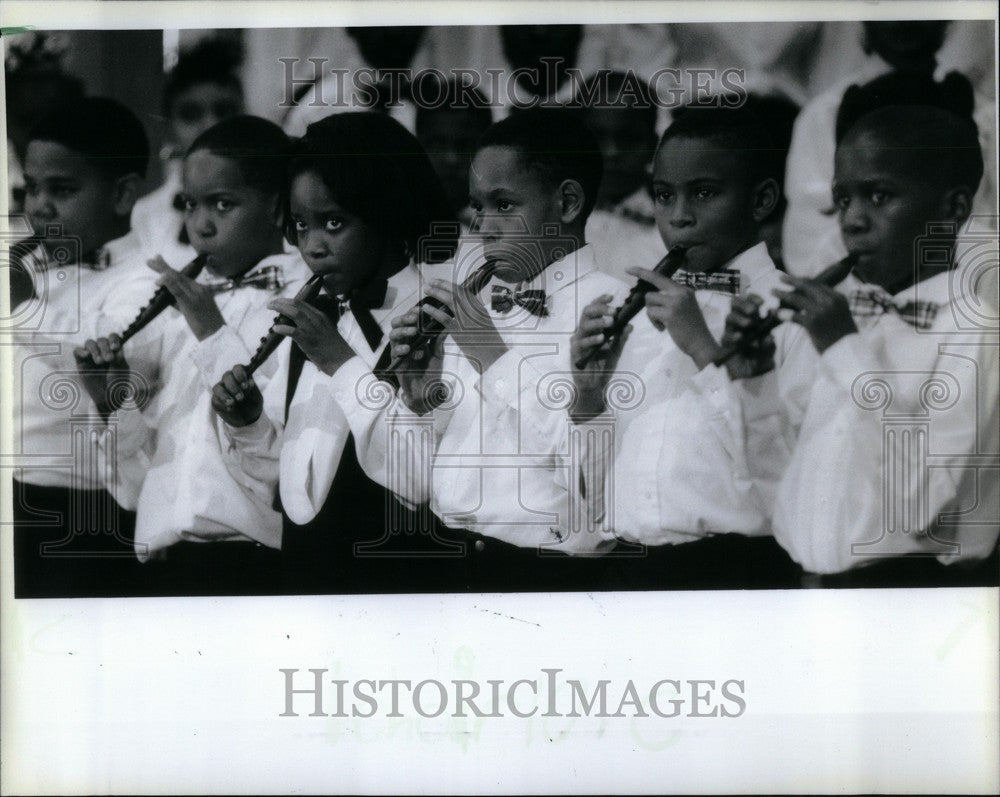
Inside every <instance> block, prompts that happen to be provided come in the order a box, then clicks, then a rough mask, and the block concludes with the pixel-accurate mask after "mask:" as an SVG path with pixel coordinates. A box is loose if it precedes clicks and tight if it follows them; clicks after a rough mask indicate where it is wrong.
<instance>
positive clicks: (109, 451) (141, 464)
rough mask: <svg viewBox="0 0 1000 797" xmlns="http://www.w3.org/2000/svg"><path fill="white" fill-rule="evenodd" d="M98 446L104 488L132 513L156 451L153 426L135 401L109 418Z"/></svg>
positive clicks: (137, 502)
mask: <svg viewBox="0 0 1000 797" xmlns="http://www.w3.org/2000/svg"><path fill="white" fill-rule="evenodd" d="M97 447H98V460H99V462H98V465H99V467H100V472H101V473H102V474H103V476H104V483H105V488H106V489H107V490H108V492H110V493H111V494H112V495H113V496H114V499H115V501H116V502H117V503H118V504H119V506H121V507H122V508H123V509H128V510H130V511H133V512H134V511H135V509H136V507H137V506H138V504H139V494H140V493H141V491H142V484H143V481H144V480H145V478H146V473H147V472H148V471H149V467H150V465H151V464H152V461H153V453H154V451H155V450H156V429H155V426H154V425H153V423H152V421H151V419H149V418H148V417H147V416H146V414H145V413H143V412H140V411H139V409H138V408H137V407H136V406H135V405H134V404H132V405H130V406H128V407H123V408H122V409H120V410H118V411H116V412H113V413H112V414H111V415H110V416H109V417H108V423H107V427H106V429H105V431H104V434H102V435H100V437H98V443H97Z"/></svg>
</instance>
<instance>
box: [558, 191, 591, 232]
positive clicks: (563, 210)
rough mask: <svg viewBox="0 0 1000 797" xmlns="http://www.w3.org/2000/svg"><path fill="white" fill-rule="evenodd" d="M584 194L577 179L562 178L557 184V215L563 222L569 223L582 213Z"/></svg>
mask: <svg viewBox="0 0 1000 797" xmlns="http://www.w3.org/2000/svg"><path fill="white" fill-rule="evenodd" d="M585 202H586V195H585V194H584V192H583V186H582V185H581V184H580V181H579V180H563V181H562V184H561V185H560V186H559V216H560V219H561V220H562V223H563V224H571V223H572V222H574V221H576V220H577V219H578V218H579V217H580V214H581V213H583V205H584V203H585Z"/></svg>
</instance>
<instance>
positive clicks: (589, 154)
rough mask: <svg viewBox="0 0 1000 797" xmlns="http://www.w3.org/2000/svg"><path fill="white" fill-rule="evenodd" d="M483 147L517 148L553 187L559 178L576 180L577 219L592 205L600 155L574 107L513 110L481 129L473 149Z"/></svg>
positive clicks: (584, 216)
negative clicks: (581, 201)
mask: <svg viewBox="0 0 1000 797" xmlns="http://www.w3.org/2000/svg"><path fill="white" fill-rule="evenodd" d="M487 147H509V148H511V149H513V150H515V151H517V152H518V153H519V155H520V159H521V162H522V163H523V164H524V166H525V168H527V169H534V170H537V171H539V172H541V174H542V176H543V178H544V179H545V180H546V181H547V182H548V183H550V184H551V185H552V186H553V187H556V186H558V185H559V184H560V183H562V182H563V180H576V181H577V182H578V183H580V185H581V186H582V187H583V196H584V204H583V214H582V218H581V221H586V219H587V217H588V216H589V215H590V212H591V211H592V210H593V209H594V203H595V202H596V201H597V190H598V188H600V185H601V177H602V175H603V172H604V157H603V156H602V155H601V147H600V145H599V144H598V143H597V139H596V138H595V137H594V134H593V133H591V132H590V128H588V127H587V125H586V123H585V122H584V120H583V118H582V116H581V115H580V113H579V111H577V110H576V109H573V108H541V107H536V108H528V109H526V110H522V111H517V112H513V113H511V115H510V116H508V117H507V118H506V119H504V120H502V121H500V122H497V123H496V124H495V125H493V126H492V127H490V128H489V129H488V130H487V131H486V132H485V133H483V135H482V137H481V138H480V139H479V143H478V144H477V145H476V152H477V153H478V152H480V151H482V150H484V149H486V148H487Z"/></svg>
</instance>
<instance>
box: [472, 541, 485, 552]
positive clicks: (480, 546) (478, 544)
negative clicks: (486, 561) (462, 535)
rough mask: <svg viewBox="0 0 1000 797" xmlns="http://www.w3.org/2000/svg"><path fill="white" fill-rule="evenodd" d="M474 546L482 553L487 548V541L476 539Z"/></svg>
mask: <svg viewBox="0 0 1000 797" xmlns="http://www.w3.org/2000/svg"><path fill="white" fill-rule="evenodd" d="M472 547H473V548H475V549H476V552H477V553H482V552H483V551H485V550H486V543H485V542H483V541H482V540H476V544H475V545H473V546H472Z"/></svg>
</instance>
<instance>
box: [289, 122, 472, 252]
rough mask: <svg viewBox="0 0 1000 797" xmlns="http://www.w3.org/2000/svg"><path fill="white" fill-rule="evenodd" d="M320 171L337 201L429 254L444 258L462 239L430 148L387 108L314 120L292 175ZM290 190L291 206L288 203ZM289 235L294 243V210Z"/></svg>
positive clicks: (296, 147)
mask: <svg viewBox="0 0 1000 797" xmlns="http://www.w3.org/2000/svg"><path fill="white" fill-rule="evenodd" d="M305 172H313V173H315V174H316V175H318V176H319V178H320V179H321V180H322V181H323V184H324V185H325V186H326V187H327V189H328V190H329V191H330V193H331V194H332V195H333V197H334V199H335V200H336V201H337V204H339V205H342V206H343V207H344V208H345V210H348V211H349V212H351V213H353V214H355V215H357V216H358V217H360V218H361V219H362V221H364V222H365V223H366V224H369V225H372V226H373V227H374V228H376V229H378V230H381V231H384V233H385V234H386V235H388V236H396V237H398V238H400V239H402V241H403V242H404V243H405V244H406V247H407V248H408V250H409V251H410V253H411V254H413V255H416V256H419V257H420V258H421V260H423V262H427V263H443V262H445V261H446V260H448V259H449V258H451V257H452V256H453V255H454V253H455V249H456V247H457V245H458V221H457V219H456V218H455V214H454V212H453V211H452V210H451V208H450V206H449V203H448V199H447V195H446V194H445V190H444V186H442V184H441V180H440V178H439V177H438V176H437V173H436V172H435V171H434V167H433V166H432V165H431V162H430V159H429V158H428V157H427V153H426V152H425V151H424V149H423V147H421V146H420V143H419V142H418V141H417V139H416V138H415V137H414V136H413V134H412V133H410V132H409V131H408V130H407V129H406V128H405V127H403V126H402V125H401V124H400V123H399V122H397V121H396V120H395V119H393V118H391V117H389V116H387V115H386V114H383V113H379V112H375V111H351V112H346V113H337V114H333V115H331V116H327V117H325V118H324V119H321V120H320V121H318V122H313V123H312V124H311V125H309V127H308V128H307V129H306V134H305V135H304V136H303V137H302V138H301V139H299V140H298V141H297V142H295V143H294V144H293V147H292V155H291V159H290V163H289V168H288V175H289V178H290V180H289V182H291V179H293V178H295V177H297V176H298V175H300V174H303V173H305ZM287 196H288V195H287V193H286V211H287V210H288V208H287ZM285 217H286V218H287V219H289V224H288V226H287V227H286V237H287V238H288V240H289V241H290V242H291V243H293V244H294V243H295V241H296V238H295V232H294V228H293V227H292V225H291V222H290V219H291V216H290V214H288V213H286V216H285Z"/></svg>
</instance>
